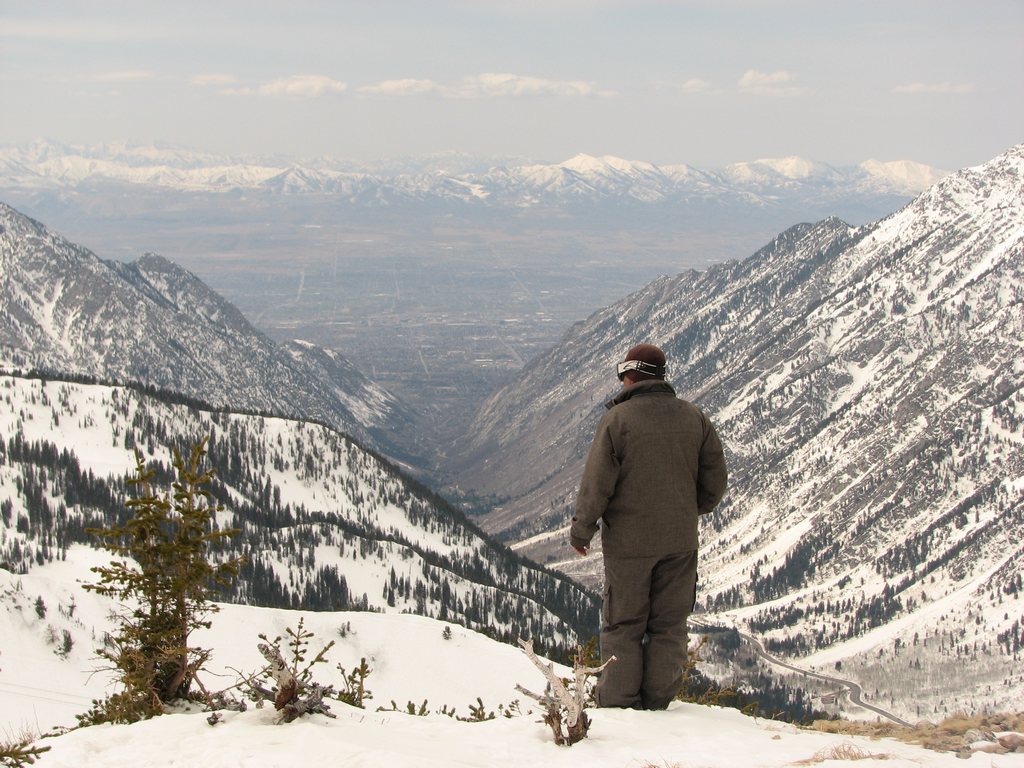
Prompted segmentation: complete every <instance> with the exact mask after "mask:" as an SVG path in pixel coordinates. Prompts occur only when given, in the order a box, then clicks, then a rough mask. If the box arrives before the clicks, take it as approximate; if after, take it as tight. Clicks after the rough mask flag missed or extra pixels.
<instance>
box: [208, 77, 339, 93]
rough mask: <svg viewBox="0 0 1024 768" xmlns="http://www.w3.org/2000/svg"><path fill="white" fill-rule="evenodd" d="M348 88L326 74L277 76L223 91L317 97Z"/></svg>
mask: <svg viewBox="0 0 1024 768" xmlns="http://www.w3.org/2000/svg"><path fill="white" fill-rule="evenodd" d="M347 88H348V83H343V82H341V81H340V80H335V79H333V78H330V77H327V76H326V75H293V76H292V77H278V78H275V79H274V80H270V81H268V82H266V83H263V84H262V85H259V86H257V87H255V88H233V89H230V90H227V91H225V93H231V94H236V95H243V96H273V97H280V96H286V97H294V98H302V99H317V98H320V97H322V96H329V95H331V94H336V93H341V92H342V91H344V90H346V89H347Z"/></svg>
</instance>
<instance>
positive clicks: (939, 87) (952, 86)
mask: <svg viewBox="0 0 1024 768" xmlns="http://www.w3.org/2000/svg"><path fill="white" fill-rule="evenodd" d="M974 90H975V88H974V84H973V83H908V84H907V85H897V86H896V87H895V88H893V89H892V92H893V93H914V94H916V93H946V94H951V93H974Z"/></svg>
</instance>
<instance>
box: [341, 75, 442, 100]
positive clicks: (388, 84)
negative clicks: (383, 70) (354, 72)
mask: <svg viewBox="0 0 1024 768" xmlns="http://www.w3.org/2000/svg"><path fill="white" fill-rule="evenodd" d="M443 90H444V89H443V88H442V86H440V85H438V84H437V83H435V82H434V81H433V80H417V79H416V78H412V77H406V78H402V79H400V80H384V81H383V82H380V83H377V84H375V85H364V86H362V87H360V88H357V89H356V92H357V93H362V94H366V95H371V96H423V95H427V94H438V93H442V92H443Z"/></svg>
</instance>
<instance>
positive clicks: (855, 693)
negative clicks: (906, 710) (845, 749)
mask: <svg viewBox="0 0 1024 768" xmlns="http://www.w3.org/2000/svg"><path fill="white" fill-rule="evenodd" d="M690 624H691V625H693V626H694V627H695V628H699V627H702V626H704V627H708V628H709V629H710V628H711V627H710V625H707V624H702V623H701V622H699V621H694V620H693V619H691V620H690ZM739 636H740V638H741V639H743V641H744V642H746V643H749V644H750V647H751V648H753V649H754V653H756V654H757V655H758V656H759V657H760V658H762V659H764V660H765V661H766V662H768V663H769V664H774V665H775V666H777V667H783V668H784V669H788V670H790V671H792V672H796V673H798V674H801V675H804V676H805V677H813V678H814V679H816V680H822V681H824V682H826V683H829V684H830V685H838V686H840V687H841V688H842V689H843V692H844V693H845V694H847V695H848V697H849V699H850V703H851V704H853V705H855V706H858V707H862V708H863V709H866V710H868V711H870V712H874V713H875V714H877V715H878V716H879V717H884V718H885V719H886V720H889V721H891V722H893V723H896V724H897V725H902V726H905V727H907V728H913V725H912V724H911V723H908V722H907V721H906V720H903V719H902V718H899V717H897V716H896V715H894V714H892V713H891V712H887V711H886V710H884V709H882V708H881V707H877V706H875V705H874V704H871V703H869V702H867V701H864V689H863V688H861V686H860V684H859V683H855V682H853V681H852V680H844V679H843V678H841V677H833V676H832V675H823V674H821V673H820V672H811V671H809V670H806V669H803V668H802V667H798V666H795V665H793V664H790V663H789V662H788V661H783V660H782V659H780V658H778V657H777V656H772V655H771V654H770V653H768V651H766V650H765V649H764V645H763V644H762V643H761V641H760V640H758V639H757V638H756V637H754V636H753V635H748V634H747V633H746V632H739Z"/></svg>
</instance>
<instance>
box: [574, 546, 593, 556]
mask: <svg viewBox="0 0 1024 768" xmlns="http://www.w3.org/2000/svg"><path fill="white" fill-rule="evenodd" d="M573 549H574V550H575V551H576V554H577V555H579V556H580V557H586V556H587V551H588V550H589V547H573Z"/></svg>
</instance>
